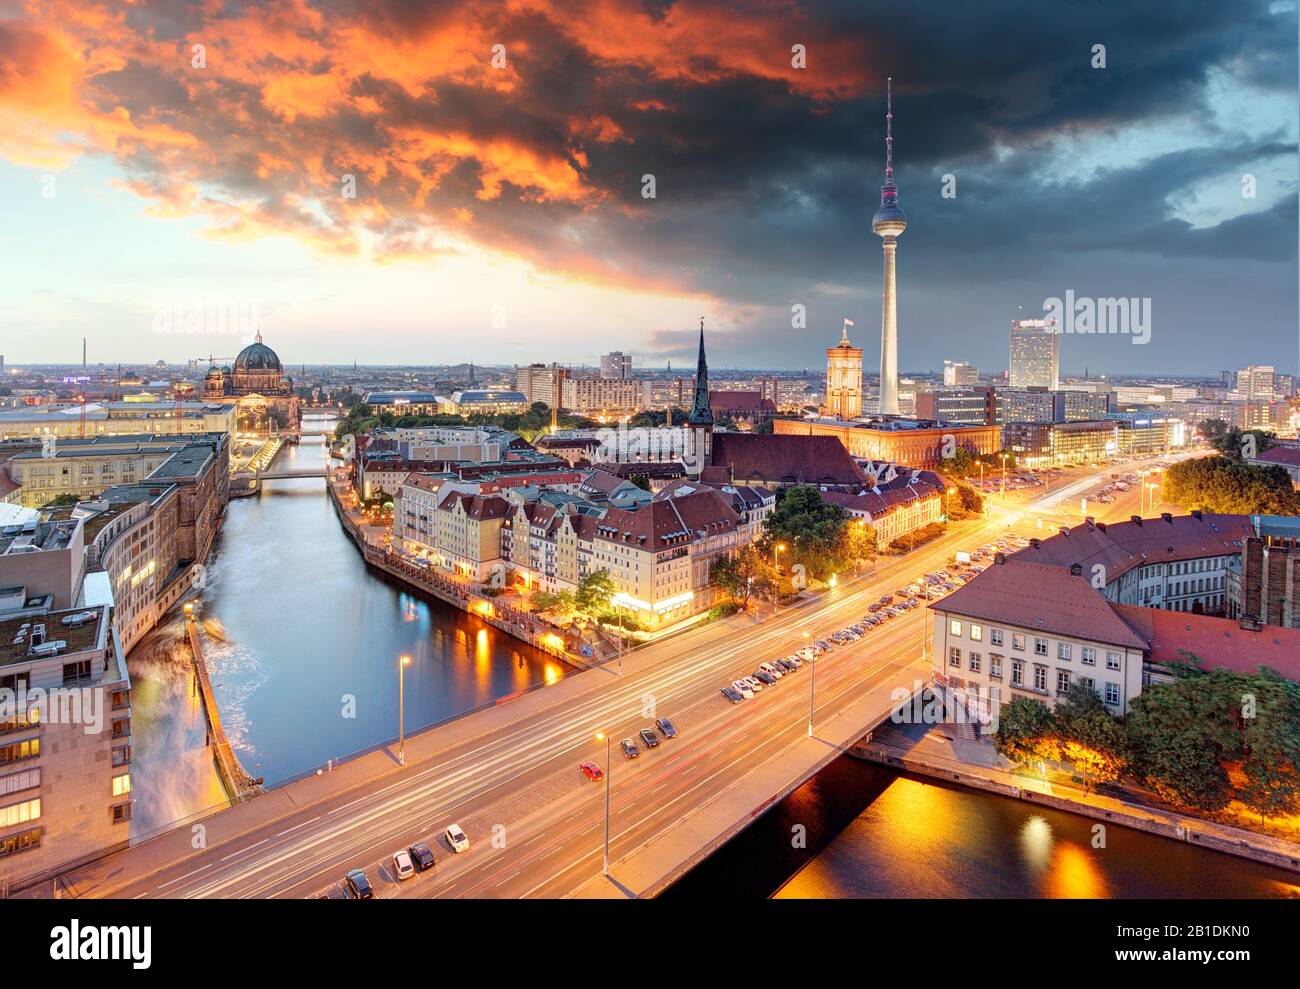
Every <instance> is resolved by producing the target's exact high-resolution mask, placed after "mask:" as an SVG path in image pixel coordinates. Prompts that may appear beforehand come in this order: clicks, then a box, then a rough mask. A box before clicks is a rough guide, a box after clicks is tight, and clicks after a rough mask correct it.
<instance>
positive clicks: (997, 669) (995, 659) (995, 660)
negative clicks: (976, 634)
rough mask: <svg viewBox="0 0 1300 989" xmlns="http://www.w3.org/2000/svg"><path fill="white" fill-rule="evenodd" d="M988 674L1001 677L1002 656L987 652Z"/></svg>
mask: <svg viewBox="0 0 1300 989" xmlns="http://www.w3.org/2000/svg"><path fill="white" fill-rule="evenodd" d="M989 676H991V677H997V678H998V679H999V680H1001V679H1002V657H1001V656H999V655H998V654H997V653H995V652H991V653H989Z"/></svg>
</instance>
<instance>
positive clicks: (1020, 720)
mask: <svg viewBox="0 0 1300 989" xmlns="http://www.w3.org/2000/svg"><path fill="white" fill-rule="evenodd" d="M1056 731H1057V722H1056V718H1055V717H1054V716H1053V714H1052V712H1051V711H1050V710H1048V708H1047V705H1046V704H1044V703H1043V702H1042V701H1038V700H1034V699H1033V698H1032V697H1017V698H1016V699H1015V700H1013V701H1012V702H1011V703H1010V704H1004V705H1003V706H1002V709H1001V711H999V712H998V730H997V731H996V732H995V733H994V735H993V744H994V747H995V748H996V749H997V750H998V753H999V754H1000V755H1002V756H1005V757H1006V758H1008V759H1010V760H1011V761H1012V762H1014V763H1016V764H1017V765H1022V766H1026V765H1029V764H1031V763H1035V762H1040V761H1043V760H1052V761H1055V760H1056V759H1057V758H1058V757H1059V756H1060V746H1059V744H1058V741H1057V738H1056Z"/></svg>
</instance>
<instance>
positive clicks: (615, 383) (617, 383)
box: [561, 378, 650, 417]
mask: <svg viewBox="0 0 1300 989" xmlns="http://www.w3.org/2000/svg"><path fill="white" fill-rule="evenodd" d="M561 394H562V395H563V399H564V400H563V403H562V407H563V408H565V409H568V410H570V411H572V412H579V413H583V414H588V415H593V416H615V417H617V416H624V415H631V414H632V413H634V412H639V411H641V410H642V409H645V408H649V406H650V388H649V382H648V381H629V380H624V379H622V378H565V379H564V382H563V384H562V390H561Z"/></svg>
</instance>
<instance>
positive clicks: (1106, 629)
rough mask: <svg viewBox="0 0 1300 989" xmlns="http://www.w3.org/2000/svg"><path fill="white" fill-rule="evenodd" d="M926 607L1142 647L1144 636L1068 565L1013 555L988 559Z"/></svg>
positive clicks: (1099, 640) (990, 620) (1054, 632)
mask: <svg viewBox="0 0 1300 989" xmlns="http://www.w3.org/2000/svg"><path fill="white" fill-rule="evenodd" d="M930 608H931V609H933V610H936V611H940V612H946V613H950V614H954V615H962V616H965V617H969V618H980V619H983V620H984V621H988V622H1004V623H1006V624H1007V625H1015V626H1018V627H1020V628H1025V629H1031V630H1032V629H1041V630H1042V631H1043V632H1050V633H1053V634H1055V635H1066V636H1071V637H1073V638H1078V639H1091V640H1093V641H1095V642H1104V643H1108V644H1110V645H1116V646H1126V647H1128V648H1131V649H1145V648H1146V641H1145V640H1144V639H1142V638H1141V637H1140V636H1138V635H1137V633H1136V632H1134V631H1133V629H1132V628H1130V627H1129V626H1128V625H1127V624H1125V622H1124V621H1123V620H1122V619H1121V618H1120V617H1119V616H1118V615H1117V614H1115V612H1114V611H1113V610H1112V609H1111V607H1110V602H1108V601H1107V600H1106V599H1105V598H1104V597H1102V596H1101V594H1100V593H1099V592H1098V591H1097V590H1096V588H1094V587H1093V586H1092V584H1090V583H1089V582H1088V581H1087V580H1086V579H1085V578H1083V577H1082V576H1079V577H1076V576H1073V575H1072V574H1071V573H1070V571H1069V569H1068V568H1064V567H1059V566H1049V565H1047V564H1043V563H1027V562H1023V561H1020V560H1019V559H1017V558H1016V557H1011V558H1009V559H1007V560H1006V562H1005V563H1000V564H994V565H993V566H991V567H989V568H988V569H987V570H985V571H984V572H983V573H982V574H980V575H979V576H978V577H976V578H975V579H974V580H972V581H971V582H970V583H969V584H966V585H965V586H964V587H959V588H957V590H955V591H953V592H952V593H951V594H949V595H948V596H947V597H946V598H944V600H942V601H937V602H935V603H934V604H932V605H930Z"/></svg>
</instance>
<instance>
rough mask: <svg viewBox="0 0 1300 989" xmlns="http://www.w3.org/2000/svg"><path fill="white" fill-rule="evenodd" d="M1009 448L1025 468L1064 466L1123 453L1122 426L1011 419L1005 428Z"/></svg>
mask: <svg viewBox="0 0 1300 989" xmlns="http://www.w3.org/2000/svg"><path fill="white" fill-rule="evenodd" d="M1002 442H1003V446H1004V448H1005V449H1006V450H1008V451H1010V452H1011V453H1014V454H1015V455H1016V462H1017V463H1018V464H1020V465H1022V466H1024V467H1061V466H1065V465H1067V464H1086V463H1095V462H1097V461H1100V460H1109V459H1112V458H1114V457H1116V456H1119V451H1120V449H1121V445H1122V444H1121V438H1120V425H1119V423H1116V422H1112V421H1109V420H1102V421H1098V422H1053V423H1039V422H1009V423H1007V424H1006V425H1004V426H1003V427H1002Z"/></svg>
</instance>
